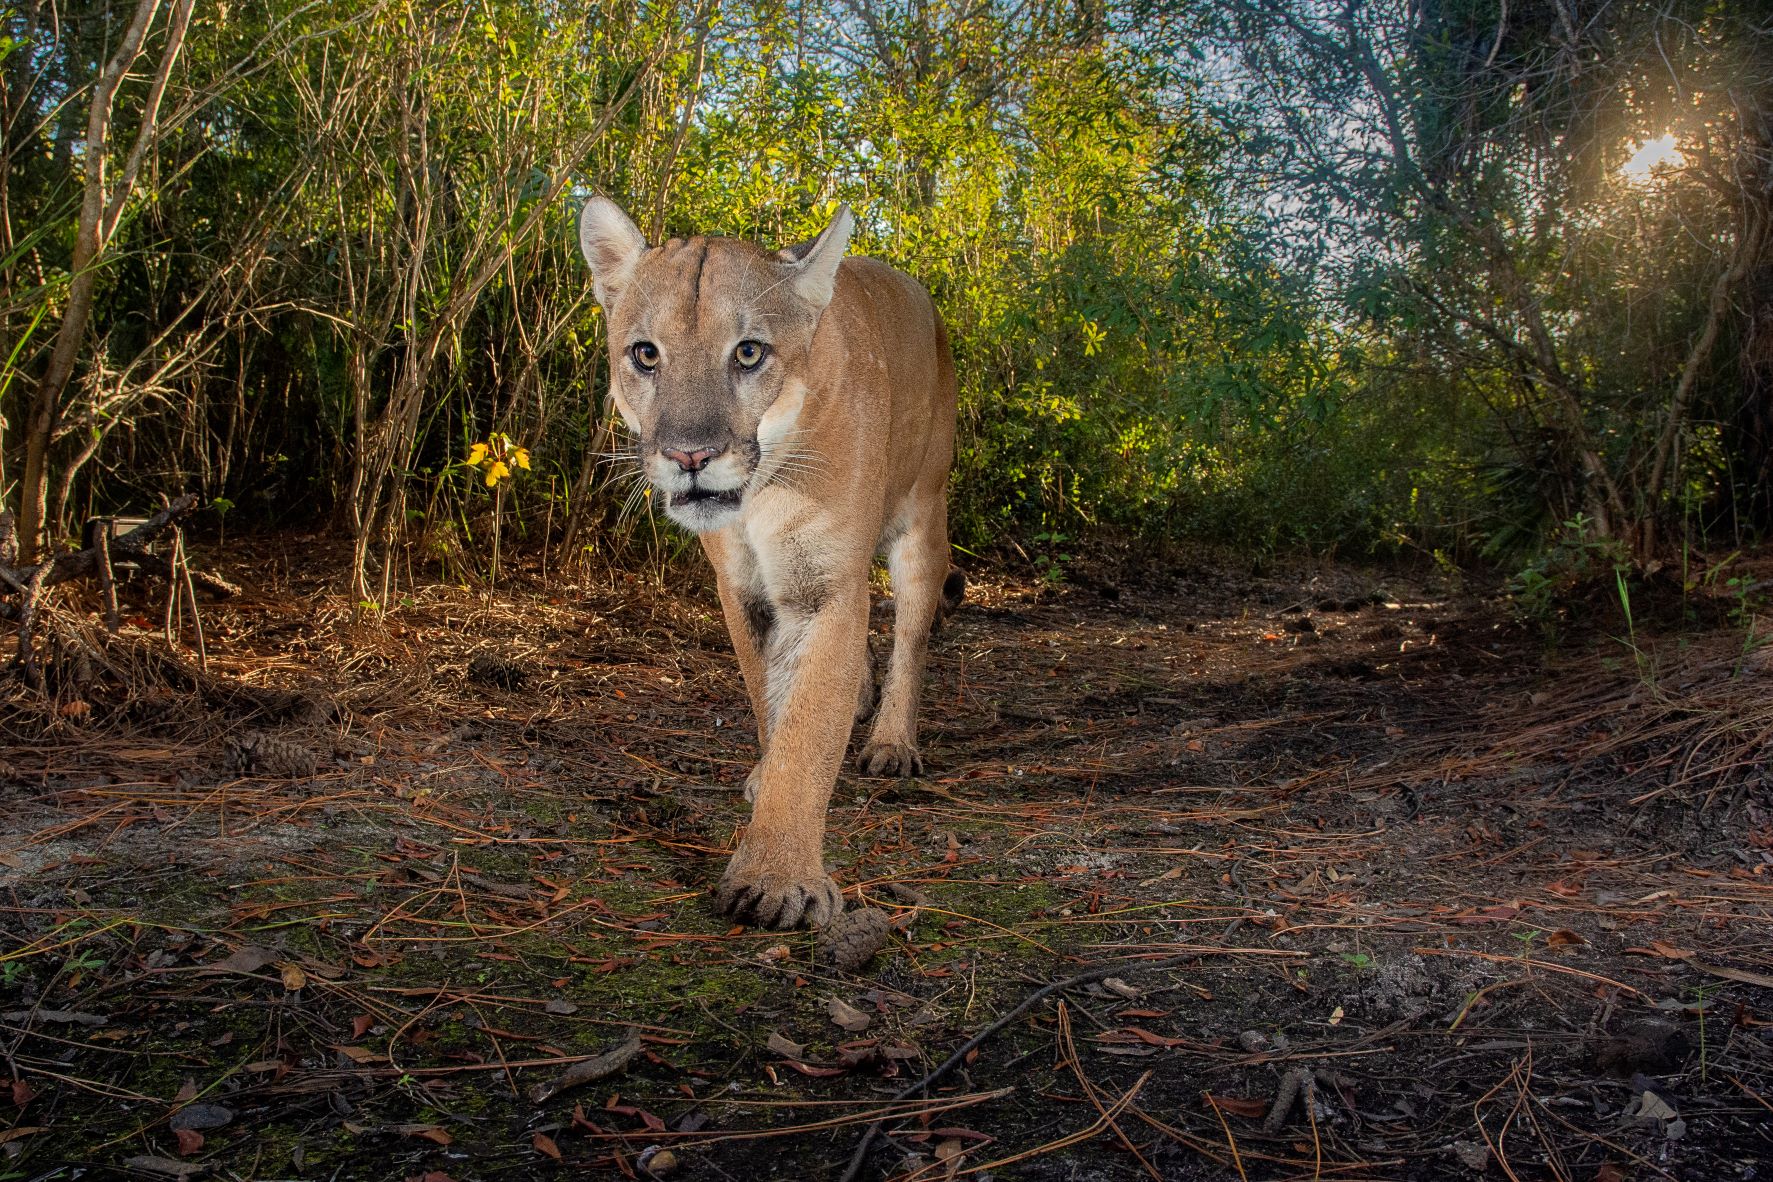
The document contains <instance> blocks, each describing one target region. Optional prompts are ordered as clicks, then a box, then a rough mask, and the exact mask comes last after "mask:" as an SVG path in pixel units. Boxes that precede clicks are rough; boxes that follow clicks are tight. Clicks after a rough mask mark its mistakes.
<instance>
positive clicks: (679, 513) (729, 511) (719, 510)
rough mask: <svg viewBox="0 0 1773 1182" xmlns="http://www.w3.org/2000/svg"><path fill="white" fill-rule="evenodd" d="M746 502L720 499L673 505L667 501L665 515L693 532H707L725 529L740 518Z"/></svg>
mask: <svg viewBox="0 0 1773 1182" xmlns="http://www.w3.org/2000/svg"><path fill="white" fill-rule="evenodd" d="M744 507H745V504H744V502H743V501H740V502H739V503H738V504H736V505H735V504H727V503H725V502H720V501H692V502H691V503H689V504H687V505H673V504H671V503H670V501H669V500H667V501H666V502H665V516H667V517H669V518H670V519H671V520H672V521H675V522H676V523H677V524H678V525H681V526H683V528H685V529H687V530H690V531H691V532H693V533H698V534H705V533H708V532H710V531H712V530H717V529H724V528H725V527H727V526H728V525H731V524H732V523H733V522H734V521H737V520H738V518H739V514H740V512H741V511H742V510H743V509H744Z"/></svg>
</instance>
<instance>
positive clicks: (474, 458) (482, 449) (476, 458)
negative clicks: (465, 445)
mask: <svg viewBox="0 0 1773 1182" xmlns="http://www.w3.org/2000/svg"><path fill="white" fill-rule="evenodd" d="M484 459H486V444H484V443H476V444H475V445H474V449H473V450H472V451H470V452H469V453H468V458H467V459H466V460H463V461H462V462H463V463H465V464H467V465H468V466H469V467H471V468H478V467H480V463H481V461H482V460H484Z"/></svg>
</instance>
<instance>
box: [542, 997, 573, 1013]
mask: <svg viewBox="0 0 1773 1182" xmlns="http://www.w3.org/2000/svg"><path fill="white" fill-rule="evenodd" d="M542 1008H543V1009H544V1010H546V1011H548V1012H549V1013H550V1014H576V1013H578V1012H579V1007H578V1006H576V1005H574V1004H573V1003H572V1002H570V1001H567V1000H566V999H565V998H561V997H551V998H549V999H548V1002H547V1004H546V1005H544V1006H543V1007H542Z"/></svg>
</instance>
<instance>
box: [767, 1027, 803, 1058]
mask: <svg viewBox="0 0 1773 1182" xmlns="http://www.w3.org/2000/svg"><path fill="white" fill-rule="evenodd" d="M763 1045H764V1046H766V1047H768V1048H769V1049H770V1051H772V1052H773V1053H775V1054H778V1055H780V1056H782V1057H783V1058H784V1059H798V1058H800V1057H801V1056H802V1055H804V1054H806V1048H805V1047H804V1046H802V1045H801V1044H800V1043H797V1042H794V1041H792V1040H790V1039H786V1038H783V1037H782V1036H781V1035H780V1034H777V1033H775V1032H774V1031H771V1032H770V1036H769V1037H768V1038H766V1039H765V1040H764V1042H763Z"/></svg>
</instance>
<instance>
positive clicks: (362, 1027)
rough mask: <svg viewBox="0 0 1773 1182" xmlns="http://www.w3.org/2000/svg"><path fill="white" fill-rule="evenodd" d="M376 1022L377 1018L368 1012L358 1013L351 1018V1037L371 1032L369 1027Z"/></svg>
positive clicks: (360, 1036)
mask: <svg viewBox="0 0 1773 1182" xmlns="http://www.w3.org/2000/svg"><path fill="white" fill-rule="evenodd" d="M375 1024H376V1020H375V1019H374V1018H372V1017H370V1016H369V1015H368V1014H358V1015H357V1016H356V1017H355V1018H352V1019H351V1037H352V1038H362V1037H363V1036H364V1035H366V1034H368V1033H369V1028H370V1027H371V1026H374V1025H375Z"/></svg>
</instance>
